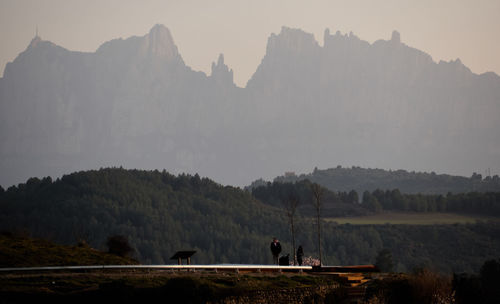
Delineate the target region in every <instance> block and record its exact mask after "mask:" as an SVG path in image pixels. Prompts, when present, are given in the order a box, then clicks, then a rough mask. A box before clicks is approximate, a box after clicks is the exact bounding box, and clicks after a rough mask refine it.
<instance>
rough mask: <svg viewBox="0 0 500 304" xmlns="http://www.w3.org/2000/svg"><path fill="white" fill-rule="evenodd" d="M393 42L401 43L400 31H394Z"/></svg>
mask: <svg viewBox="0 0 500 304" xmlns="http://www.w3.org/2000/svg"><path fill="white" fill-rule="evenodd" d="M391 41H392V42H394V43H401V34H399V32H398V31H392V36H391Z"/></svg>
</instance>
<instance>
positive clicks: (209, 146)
mask: <svg viewBox="0 0 500 304" xmlns="http://www.w3.org/2000/svg"><path fill="white" fill-rule="evenodd" d="M499 127H500V77H499V76H498V75H496V74H494V73H491V72H490V73H484V74H481V75H478V74H474V73H472V72H471V71H470V70H469V69H468V68H467V67H466V66H464V65H463V64H462V63H461V62H460V60H458V59H457V60H455V61H450V62H443V61H441V62H439V63H437V62H434V61H433V59H432V57H431V56H430V55H428V54H426V53H424V52H422V51H420V50H417V49H415V48H412V47H409V46H407V45H405V44H404V43H402V42H401V37H400V34H399V33H398V32H396V31H394V32H393V34H392V37H391V39H390V40H378V41H375V42H374V43H371V44H370V43H368V42H366V41H363V40H361V39H359V38H358V37H356V36H355V35H354V34H352V33H350V34H341V33H340V32H336V33H335V34H331V33H330V31H329V30H325V33H324V38H323V45H320V44H319V43H318V42H317V41H316V40H315V38H314V36H313V35H312V34H309V33H306V32H304V31H302V30H300V29H292V28H287V27H283V28H282V29H281V32H280V33H279V34H272V35H271V36H270V37H269V39H268V43H267V49H266V54H265V56H264V58H263V59H262V61H261V63H260V65H259V66H258V67H257V69H256V71H255V73H254V74H253V76H252V77H251V79H250V80H249V81H248V83H247V85H246V87H244V88H240V87H238V86H236V85H235V84H234V82H233V71H232V70H231V69H230V68H229V67H228V66H227V65H226V64H225V63H224V56H223V55H222V54H221V55H220V56H219V58H218V59H217V61H216V62H214V63H213V64H212V72H211V74H210V75H206V74H205V73H203V72H199V71H194V70H193V69H192V68H190V67H189V66H188V65H187V64H186V63H185V62H184V60H183V58H182V56H181V54H180V53H179V51H178V49H177V46H176V45H175V43H174V40H173V37H172V35H171V33H170V31H169V30H168V29H167V28H166V27H165V26H163V25H155V26H154V27H153V28H152V29H151V31H150V32H149V33H148V34H146V35H144V36H142V37H130V38H127V39H115V40H112V41H109V42H106V43H104V44H103V45H101V46H100V47H99V48H98V49H97V50H96V51H95V52H93V53H83V52H75V51H69V50H66V49H64V48H63V47H60V46H57V45H55V44H53V43H51V42H49V41H45V40H42V39H41V38H40V37H38V36H36V37H35V38H34V39H33V40H32V41H31V43H30V44H29V45H28V47H27V49H26V50H25V51H23V52H22V53H21V54H19V56H18V57H17V58H16V59H15V60H14V61H13V62H10V63H8V64H7V66H6V68H5V71H4V76H3V78H0V143H1V144H0V184H1V185H5V186H8V185H12V184H15V183H18V182H21V181H24V180H26V179H27V178H28V177H32V176H61V175H62V174H64V173H67V172H73V171H78V170H87V169H94V168H99V167H109V166H123V167H127V168H142V169H163V168H165V169H167V170H169V171H170V172H173V173H180V172H187V173H191V174H194V173H199V174H200V175H202V176H210V177H211V178H213V179H214V180H216V181H218V182H221V183H223V184H232V185H247V184H249V183H250V182H251V181H252V180H255V179H256V178H259V177H265V178H269V177H271V176H277V175H279V174H282V173H283V172H284V171H305V170H310V169H311V168H313V167H315V166H317V167H323V168H327V167H331V166H332V165H336V164H355V165H363V166H370V167H382V168H387V169H388V168H398V169H412V170H422V171H429V172H430V171H438V172H448V173H451V174H460V175H470V174H471V173H472V172H474V171H478V170H485V169H488V168H490V169H491V170H492V171H493V172H498V171H499V170H500V162H498V160H499V158H500V132H498V130H499Z"/></svg>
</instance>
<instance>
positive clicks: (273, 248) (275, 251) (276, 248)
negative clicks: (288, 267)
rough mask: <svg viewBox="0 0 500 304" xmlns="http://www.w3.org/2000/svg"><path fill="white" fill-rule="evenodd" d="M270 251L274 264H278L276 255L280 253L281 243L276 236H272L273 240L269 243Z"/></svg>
mask: <svg viewBox="0 0 500 304" xmlns="http://www.w3.org/2000/svg"><path fill="white" fill-rule="evenodd" d="M271 253H272V254H273V263H274V265H279V260H278V257H279V255H280V253H281V244H280V242H279V241H278V239H277V238H273V242H272V243H271Z"/></svg>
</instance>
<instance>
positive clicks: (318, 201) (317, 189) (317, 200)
mask: <svg viewBox="0 0 500 304" xmlns="http://www.w3.org/2000/svg"><path fill="white" fill-rule="evenodd" d="M311 192H312V195H313V200H312V204H313V205H314V208H315V209H316V225H317V227H318V256H319V264H320V265H323V259H322V256H321V207H322V204H323V201H322V199H323V195H324V193H325V191H324V189H323V188H322V187H321V186H320V185H318V184H316V183H314V184H311Z"/></svg>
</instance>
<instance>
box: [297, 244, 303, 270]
mask: <svg viewBox="0 0 500 304" xmlns="http://www.w3.org/2000/svg"><path fill="white" fill-rule="evenodd" d="M303 257H304V249H302V245H300V246H299V248H298V249H297V262H298V263H299V266H302V259H303Z"/></svg>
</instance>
